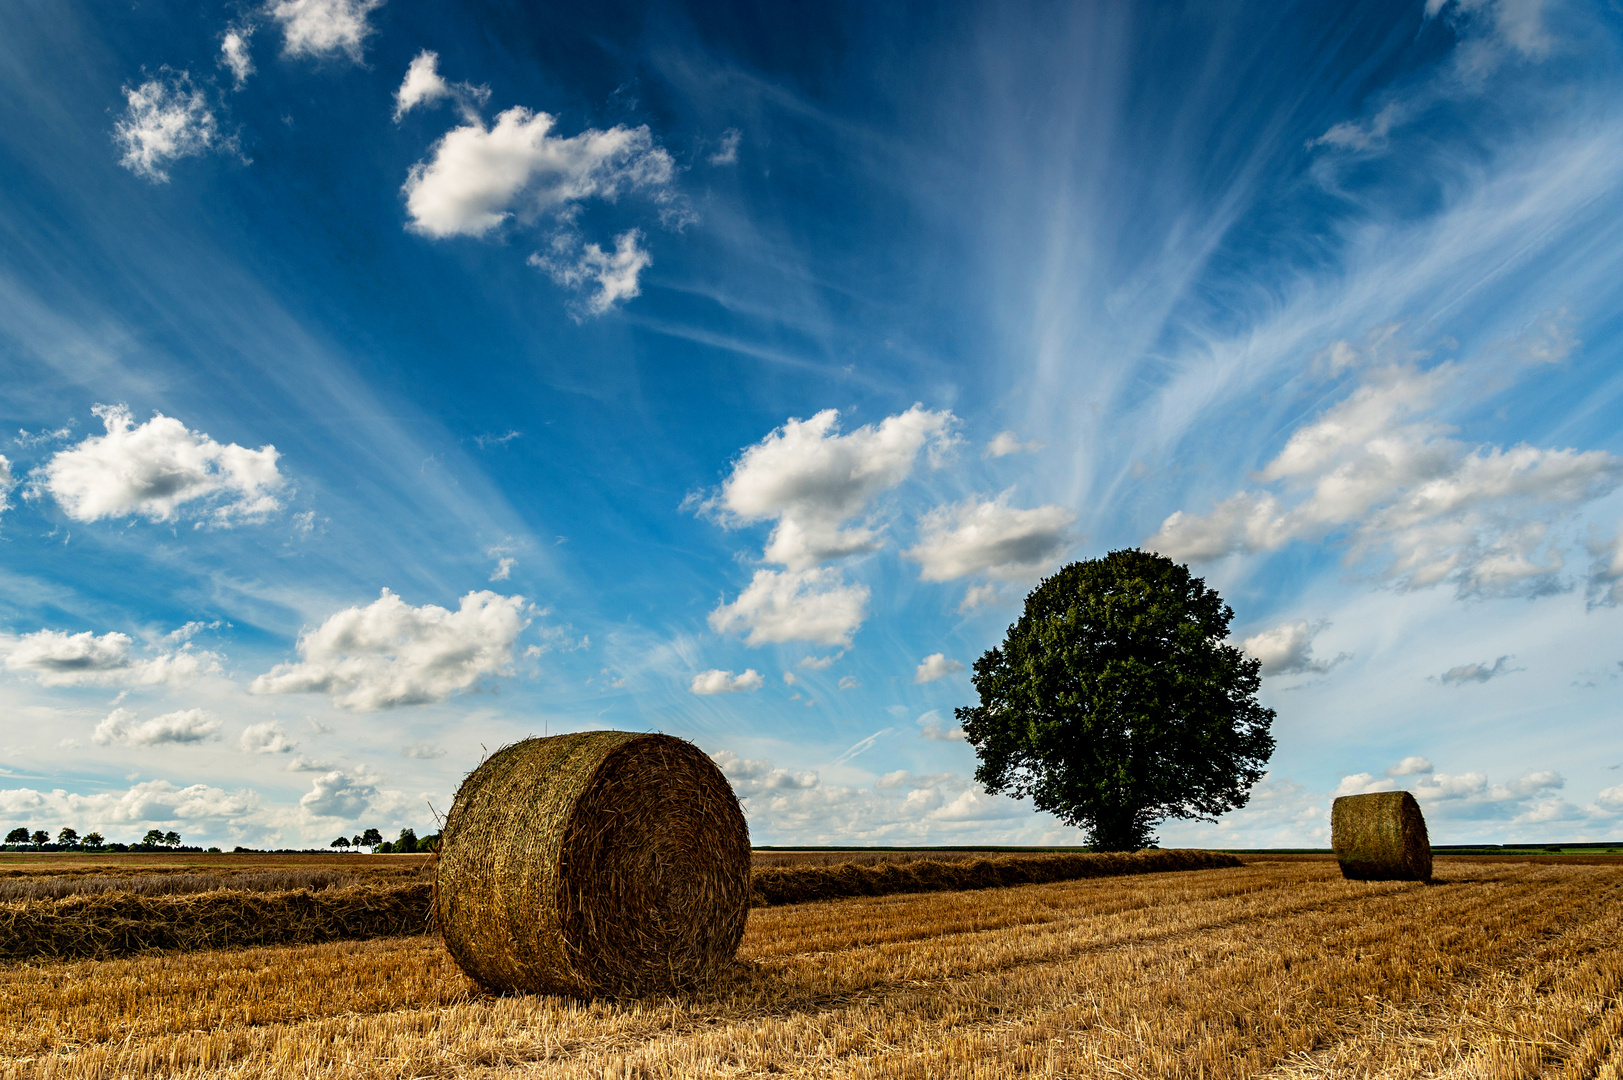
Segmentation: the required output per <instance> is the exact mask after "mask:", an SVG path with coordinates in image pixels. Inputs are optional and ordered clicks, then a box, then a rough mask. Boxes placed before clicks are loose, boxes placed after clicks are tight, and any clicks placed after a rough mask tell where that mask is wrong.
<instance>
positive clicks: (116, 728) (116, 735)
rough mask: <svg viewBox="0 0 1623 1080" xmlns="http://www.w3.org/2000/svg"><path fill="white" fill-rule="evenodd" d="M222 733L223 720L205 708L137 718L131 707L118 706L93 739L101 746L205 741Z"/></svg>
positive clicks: (99, 727)
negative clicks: (217, 718) (207, 711)
mask: <svg viewBox="0 0 1623 1080" xmlns="http://www.w3.org/2000/svg"><path fill="white" fill-rule="evenodd" d="M219 733H220V721H218V720H216V719H214V718H213V717H212V716H210V715H209V714H208V713H206V712H204V711H203V710H202V709H182V710H180V711H178V712H172V713H164V714H163V715H162V716H154V717H153V718H152V719H150V720H139V719H137V718H136V715H135V713H133V712H131V711H130V710H129V709H114V710H113V711H112V712H110V713H108V714H107V716H106V718H105V719H103V720H102V722H101V723H99V724H97V725H96V731H95V733H94V734H93V735H91V737H90V738H91V741H92V742H94V743H96V744H97V745H98V746H113V745H118V746H158V745H161V744H163V743H194V742H202V741H203V740H205V739H213V738H218V737H219Z"/></svg>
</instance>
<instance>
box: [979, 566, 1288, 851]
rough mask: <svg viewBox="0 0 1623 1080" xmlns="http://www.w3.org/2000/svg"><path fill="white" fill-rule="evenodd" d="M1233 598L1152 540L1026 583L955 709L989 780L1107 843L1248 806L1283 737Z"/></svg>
mask: <svg viewBox="0 0 1623 1080" xmlns="http://www.w3.org/2000/svg"><path fill="white" fill-rule="evenodd" d="M1233 617H1234V612H1233V610H1232V609H1230V608H1229V607H1228V605H1226V604H1224V603H1223V600H1222V598H1221V597H1220V596H1218V595H1217V593H1216V591H1215V590H1212V589H1208V588H1207V587H1206V583H1205V582H1204V581H1203V580H1201V579H1200V578H1197V577H1194V576H1193V575H1191V574H1190V573H1189V568H1188V567H1186V566H1182V565H1180V564H1178V563H1175V562H1173V561H1172V560H1170V559H1167V558H1165V557H1163V556H1160V555H1155V554H1151V553H1149V552H1143V551H1132V550H1123V551H1113V552H1111V553H1110V554H1108V555H1106V556H1105V557H1103V558H1100V559H1091V560H1088V561H1086V562H1077V563H1072V564H1071V565H1069V566H1067V567H1065V568H1064V569H1062V570H1060V571H1059V572H1058V573H1056V574H1055V575H1054V576H1053V577H1050V578H1047V579H1046V580H1044V581H1043V582H1042V584H1041V585H1039V586H1038V587H1037V588H1036V589H1035V590H1034V591H1033V592H1032V593H1031V595H1030V596H1028V597H1027V598H1026V606H1025V611H1024V612H1023V613H1022V614H1021V616H1020V618H1019V620H1018V621H1017V622H1016V623H1015V624H1014V625H1013V626H1011V627H1010V628H1009V632H1008V635H1007V637H1006V639H1005V640H1004V642H1003V644H1002V645H1001V646H999V647H997V648H994V649H991V650H989V651H988V652H987V653H986V654H985V655H984V656H982V657H981V658H980V659H979V660H977V661H976V662H975V673H974V675H973V677H972V681H973V682H974V685H975V689H976V691H977V692H978V693H979V695H980V704H978V705H974V706H968V707H964V708H960V709H958V710H957V717H958V721H959V723H960V724H962V726H963V729H964V737H965V738H966V739H967V740H968V741H969V743H970V744H971V745H972V746H974V747H975V750H976V752H977V753H978V754H979V756H980V762H981V763H980V766H979V768H977V769H976V771H975V779H976V780H977V781H979V782H980V783H981V784H982V785H983V786H984V787H985V788H986V790H987V791H988V792H993V793H995V792H1006V793H1008V794H1011V795H1013V796H1015V797H1016V798H1027V797H1029V798H1031V800H1032V801H1033V803H1034V804H1035V805H1036V807H1037V808H1038V809H1039V810H1045V811H1048V812H1049V813H1052V814H1054V815H1055V816H1056V817H1058V818H1060V819H1061V820H1062V821H1065V822H1066V823H1067V824H1071V825H1076V826H1079V827H1081V828H1082V829H1083V830H1084V832H1085V833H1086V836H1087V839H1088V842H1089V843H1091V844H1092V845H1094V846H1095V847H1098V848H1102V849H1105V850H1112V851H1124V850H1134V849H1137V848H1140V847H1145V846H1147V845H1149V844H1152V843H1154V842H1155V836H1154V829H1155V826H1156V825H1157V824H1159V823H1160V822H1161V821H1164V820H1166V819H1168V818H1184V819H1194V820H1199V821H1213V820H1216V817H1217V815H1219V814H1222V813H1225V812H1227V811H1229V810H1233V809H1236V808H1238V807H1241V806H1244V805H1245V803H1246V800H1247V799H1248V798H1249V794H1250V788H1251V786H1252V785H1253V784H1255V783H1256V782H1257V781H1258V780H1259V779H1261V777H1262V775H1263V772H1264V766H1265V765H1266V764H1267V761H1268V758H1269V756H1270V755H1271V754H1272V753H1273V749H1274V740H1273V736H1272V735H1270V734H1269V728H1270V726H1271V725H1272V723H1273V719H1274V713H1273V710H1272V709H1266V708H1263V707H1262V706H1261V705H1260V704H1258V703H1257V700H1256V693H1257V690H1258V688H1259V686H1260V685H1261V677H1260V675H1259V674H1258V668H1259V666H1260V665H1259V664H1258V662H1257V661H1256V660H1254V659H1251V658H1248V657H1247V656H1245V655H1244V654H1243V653H1241V652H1240V650H1239V649H1237V648H1235V647H1234V646H1233V645H1230V644H1228V643H1227V642H1226V640H1225V639H1226V637H1227V635H1228V626H1229V621H1230V620H1231V619H1232V618H1233Z"/></svg>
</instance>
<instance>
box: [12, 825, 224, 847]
mask: <svg viewBox="0 0 1623 1080" xmlns="http://www.w3.org/2000/svg"><path fill="white" fill-rule="evenodd" d="M0 850H5V851H90V852H99V851H194V852H195V851H202V850H203V849H202V848H200V847H188V846H186V845H184V844H182V843H181V842H180V834H179V833H177V832H173V831H170V832H163V831H162V830H160V829H148V830H147V834H146V835H145V836H143V837H142V838H141V839H140V840H138V841H136V842H135V843H132V844H120V843H117V842H116V841H115V842H113V843H109V842H108V841H107V839H106V838H105V837H103V836H102V834H101V833H99V832H88V833H85V834H84V835H83V836H81V835H79V830H77V829H73V828H69V827H66V826H64V827H63V828H62V830H61V831H60V832H58V833H57V834H56V839H55V840H54V841H53V840H52V839H51V834H50V833H48V832H46V831H45V830H44V829H33V830H30V829H29V828H28V827H27V826H26V825H24V826H19V827H17V828H15V829H12V830H11V831H10V832H8V833H7V834H6V842H5V844H4V845H0ZM211 850H214V851H218V850H219V848H213V849H211Z"/></svg>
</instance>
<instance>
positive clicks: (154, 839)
mask: <svg viewBox="0 0 1623 1080" xmlns="http://www.w3.org/2000/svg"><path fill="white" fill-rule="evenodd" d="M162 843H163V833H161V832H159V831H158V830H157V829H148V830H147V834H146V835H145V836H143V837H141V846H142V847H157V846H158V845H160V844H162Z"/></svg>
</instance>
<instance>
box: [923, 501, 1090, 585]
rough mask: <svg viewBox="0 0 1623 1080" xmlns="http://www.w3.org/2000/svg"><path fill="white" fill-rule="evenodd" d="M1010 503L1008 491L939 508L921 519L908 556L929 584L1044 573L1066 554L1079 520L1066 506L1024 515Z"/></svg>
mask: <svg viewBox="0 0 1623 1080" xmlns="http://www.w3.org/2000/svg"><path fill="white" fill-rule="evenodd" d="M1008 499H1009V493H1008V492H1004V493H1003V494H1001V495H999V496H998V497H997V498H995V499H980V498H977V497H975V496H970V497H969V498H967V499H965V500H964V501H963V502H961V503H952V504H949V505H947V506H938V507H936V508H935V509H934V510H931V511H930V512H929V513H927V514H925V515H924V517H922V518H921V519H920V520H919V542H918V543H917V544H916V545H914V546H913V547H912V548H909V549H908V550H907V551H905V552H903V554H904V555H906V556H907V557H908V558H909V559H912V560H913V561H915V562H917V563H918V564H919V577H921V578H923V579H924V580H925V581H952V580H954V579H956V578H961V577H967V576H969V575H970V574H981V573H984V574H988V575H990V576H992V577H999V578H1022V577H1031V576H1032V575H1034V574H1037V573H1039V572H1040V571H1042V570H1043V569H1044V568H1045V567H1047V566H1048V565H1049V564H1051V563H1052V562H1053V561H1054V560H1055V559H1057V558H1058V557H1059V555H1060V554H1061V552H1063V551H1064V550H1065V547H1066V545H1067V544H1068V543H1069V542H1070V536H1069V530H1070V527H1071V523H1072V522H1074V521H1075V520H1076V516H1075V515H1074V514H1072V513H1071V512H1070V511H1069V510H1067V509H1065V508H1064V507H1063V506H1052V505H1050V506H1038V507H1034V508H1032V509H1030V510H1022V509H1019V508H1018V507H1013V506H1010V505H1009V503H1008Z"/></svg>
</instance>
